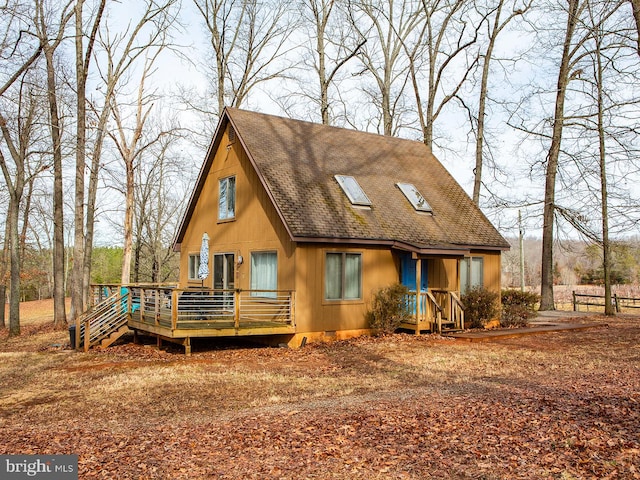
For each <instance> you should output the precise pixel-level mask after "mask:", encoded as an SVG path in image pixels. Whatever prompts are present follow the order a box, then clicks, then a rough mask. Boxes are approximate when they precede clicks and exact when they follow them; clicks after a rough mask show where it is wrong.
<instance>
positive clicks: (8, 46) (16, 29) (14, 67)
mask: <svg viewBox="0 0 640 480" xmlns="http://www.w3.org/2000/svg"><path fill="white" fill-rule="evenodd" d="M28 7H29V5H24V6H21V5H19V4H13V5H9V4H7V5H5V6H4V7H3V9H2V17H3V21H4V22H3V23H4V29H3V32H2V37H1V38H0V58H1V59H2V65H3V66H2V67H0V98H2V97H3V96H4V95H5V94H6V92H7V91H8V90H9V89H10V88H11V87H13V86H14V85H15V84H16V82H18V81H19V79H20V78H21V77H23V75H24V74H25V72H26V71H27V70H28V69H29V68H30V67H31V66H32V65H33V64H34V63H35V62H36V60H37V59H38V58H39V57H40V55H41V54H42V45H41V44H40V42H37V41H36V42H32V40H33V36H34V34H33V32H29V28H30V26H31V28H32V29H33V24H32V23H31V21H30V19H31V15H29V8H28ZM3 124H5V127H6V120H3ZM3 133H4V132H3ZM0 153H1V151H0ZM7 155H9V157H10V158H11V157H12V155H10V154H9V153H7ZM2 163H3V165H4V166H5V167H6V163H5V161H4V160H3V162H2ZM7 173H9V171H8V170H7V171H6V172H5V169H4V168H3V178H5V177H6V175H7ZM16 175H18V172H16ZM18 183H20V182H18ZM13 187H15V185H14V186H10V185H9V184H8V183H7V191H10V190H14V188H13ZM15 193H17V192H15V191H14V194H15ZM9 197H10V198H9V202H8V203H9V205H10V207H9V208H13V207H14V205H12V204H11V199H12V198H14V197H15V195H10V196H9ZM9 217H10V215H7V220H10V218H9ZM11 223H12V222H11V221H8V222H7V223H6V225H5V236H4V241H3V242H4V248H3V250H2V259H0V328H4V327H5V315H4V305H5V301H6V297H5V295H6V284H5V282H6V277H7V267H8V264H9V263H10V260H9V258H8V255H9V245H10V240H11V236H12V234H11V232H10V228H11V227H12V225H11ZM9 270H10V268H9ZM12 308H13V311H12V312H10V317H11V316H12V315H13V316H15V319H14V323H15V322H16V321H17V322H18V328H19V305H18V306H16V305H13V307H12ZM14 330H15V327H14Z"/></svg>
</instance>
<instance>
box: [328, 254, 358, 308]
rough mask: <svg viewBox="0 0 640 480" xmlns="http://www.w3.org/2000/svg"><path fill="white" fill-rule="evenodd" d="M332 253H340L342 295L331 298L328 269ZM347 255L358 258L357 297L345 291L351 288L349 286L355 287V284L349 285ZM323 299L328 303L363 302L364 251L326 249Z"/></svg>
mask: <svg viewBox="0 0 640 480" xmlns="http://www.w3.org/2000/svg"><path fill="white" fill-rule="evenodd" d="M330 255H340V256H341V259H340V277H339V278H340V295H339V297H334V298H329V296H328V294H329V292H328V290H329V289H328V288H327V287H328V281H329V272H328V271H327V269H328V268H329V261H328V258H329V256H330ZM347 257H357V258H358V260H359V261H358V272H357V289H358V296H357V297H346V296H345V292H347V290H348V289H349V287H350V286H351V287H353V285H350V286H349V285H347V282H348V279H347V262H346V260H347ZM323 261H324V265H323V287H322V288H323V297H322V298H323V301H324V302H328V303H335V302H362V300H363V295H362V292H363V285H362V280H363V277H364V275H363V271H362V266H363V263H364V262H363V254H362V252H353V251H344V250H325V251H324V255H323Z"/></svg>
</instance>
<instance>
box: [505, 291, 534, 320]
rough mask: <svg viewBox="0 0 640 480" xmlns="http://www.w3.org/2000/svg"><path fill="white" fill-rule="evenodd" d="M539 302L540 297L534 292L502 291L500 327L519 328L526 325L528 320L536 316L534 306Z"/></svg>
mask: <svg viewBox="0 0 640 480" xmlns="http://www.w3.org/2000/svg"><path fill="white" fill-rule="evenodd" d="M539 301H540V295H538V294H537V293H534V292H522V291H520V290H503V291H502V314H501V315H500V326H502V327H520V326H524V325H526V324H527V322H528V321H529V319H530V318H533V317H535V316H536V315H537V313H536V304H537V303H538V302H539Z"/></svg>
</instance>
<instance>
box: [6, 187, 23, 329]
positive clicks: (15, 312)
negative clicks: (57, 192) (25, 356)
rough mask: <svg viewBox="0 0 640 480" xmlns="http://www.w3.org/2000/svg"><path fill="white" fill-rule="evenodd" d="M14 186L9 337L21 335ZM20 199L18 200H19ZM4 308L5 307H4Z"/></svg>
mask: <svg viewBox="0 0 640 480" xmlns="http://www.w3.org/2000/svg"><path fill="white" fill-rule="evenodd" d="M17 183H18V182H16V185H14V189H13V190H14V191H13V192H12V195H11V198H10V199H9V218H7V222H9V235H10V241H9V265H10V268H9V270H10V279H11V280H10V282H11V283H10V286H9V336H10V337H13V336H16V335H20V238H19V237H20V235H19V234H18V216H19V215H20V202H19V200H18V199H19V198H20V196H21V193H20V194H19V195H18V193H16V190H17V189H18V188H19V187H18V185H17ZM16 197H17V198H18V199H17V198H16ZM2 307H3V308H4V305H3V306H2Z"/></svg>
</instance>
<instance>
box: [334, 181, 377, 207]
mask: <svg viewBox="0 0 640 480" xmlns="http://www.w3.org/2000/svg"><path fill="white" fill-rule="evenodd" d="M335 179H336V180H337V181H338V184H339V185H340V187H341V188H342V191H343V192H344V193H345V195H346V196H347V198H348V199H349V201H350V202H351V203H352V204H353V205H361V206H366V207H368V206H371V200H369V197H367V195H366V194H365V193H364V190H362V187H361V186H360V184H359V183H358V181H357V180H356V179H355V178H353V177H352V176H350V175H336V176H335Z"/></svg>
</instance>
